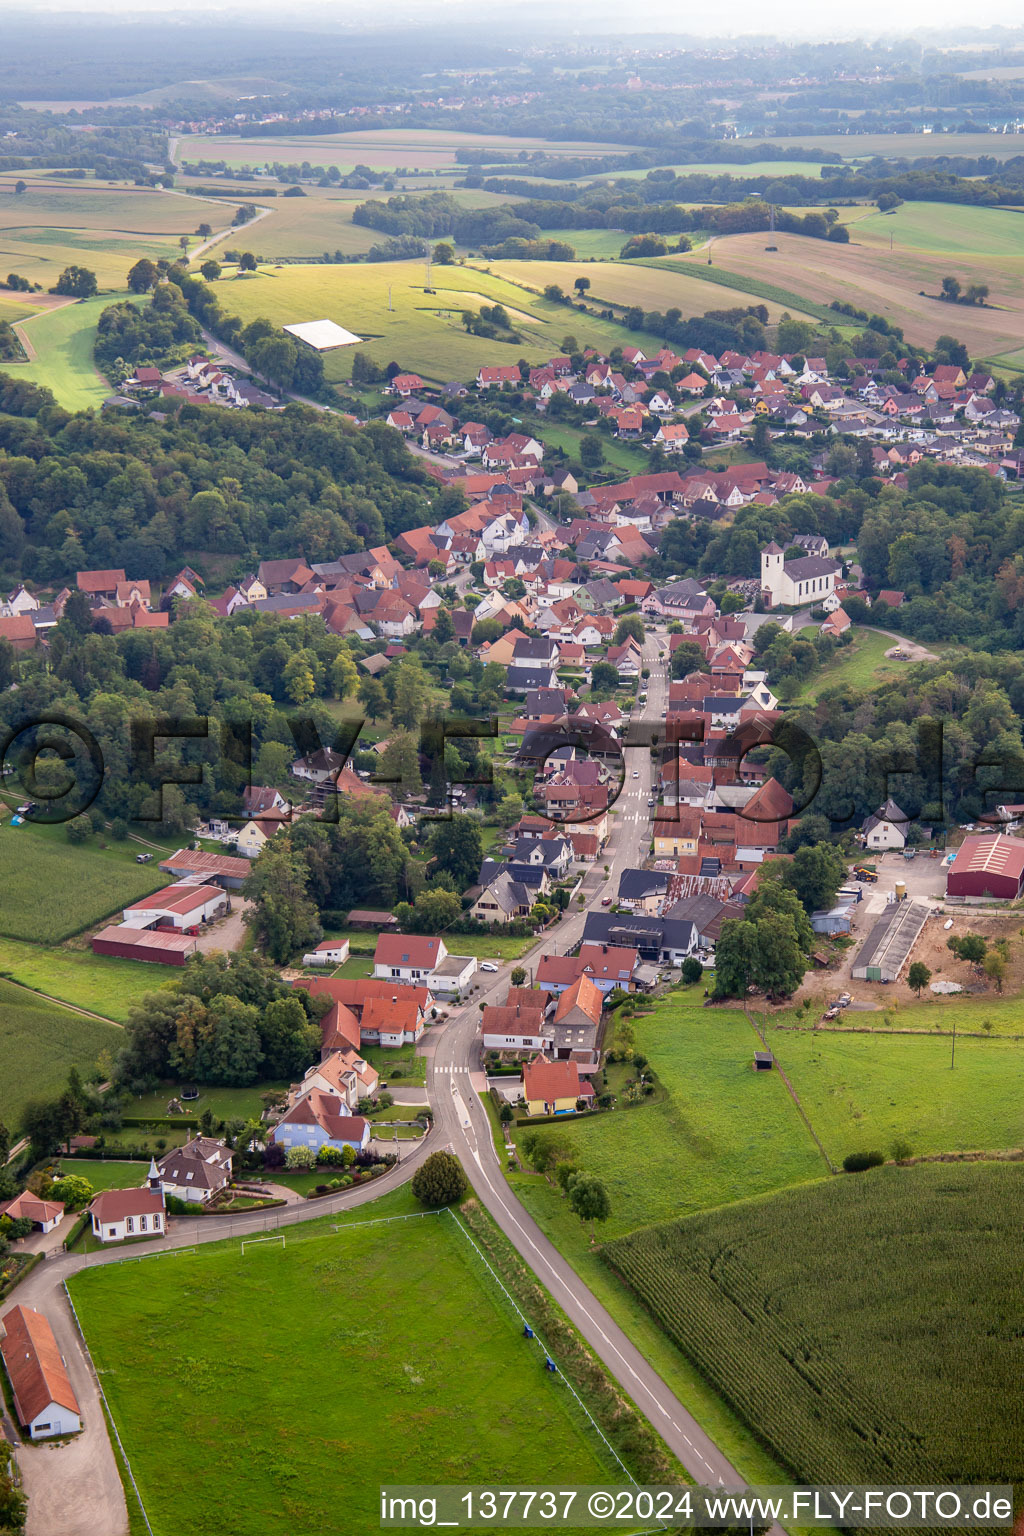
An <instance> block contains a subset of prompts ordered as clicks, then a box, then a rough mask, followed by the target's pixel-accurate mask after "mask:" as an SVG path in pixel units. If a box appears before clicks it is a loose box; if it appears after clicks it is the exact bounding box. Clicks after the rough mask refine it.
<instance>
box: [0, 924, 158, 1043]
mask: <svg viewBox="0 0 1024 1536" xmlns="http://www.w3.org/2000/svg"><path fill="white" fill-rule="evenodd" d="M79 942H81V941H79ZM0 975H3V976H10V977H11V978H12V979H13V980H14V981H20V982H23V983H24V985H25V986H26V987H31V988H32V989H33V990H34V991H36V992H46V993H48V994H49V995H50V996H51V997H59V998H61V999H62V1001H64V1002H66V1003H73V1004H74V1005H75V1006H76V1007H77V1008H89V1009H91V1010H92V1011H93V1012H94V1013H101V1014H103V1015H104V1017H105V1018H108V1019H114V1020H116V1021H117V1023H118V1024H125V1023H127V1020H128V1015H129V1013H130V1012H131V1010H132V1007H133V1005H134V1004H135V1003H137V1002H138V1000H139V998H141V997H144V996H145V994H146V993H147V992H155V991H156V990H157V989H158V988H159V987H162V986H164V985H166V983H167V982H168V981H173V980H174V979H175V977H176V976H177V971H175V970H172V969H171V968H170V967H168V966H166V965H152V964H143V963H142V962H141V961H138V960H120V959H115V958H114V957H113V956H111V955H94V954H93V952H92V950H91V949H88V948H78V947H72V945H70V944H51V945H43V944H31V943H28V942H27V941H26V940H24V939H12V938H8V937H7V936H6V935H3V934H0Z"/></svg>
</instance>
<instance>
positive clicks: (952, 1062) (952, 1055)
mask: <svg viewBox="0 0 1024 1536" xmlns="http://www.w3.org/2000/svg"><path fill="white" fill-rule="evenodd" d="M955 1066H956V1009H955V1008H954V1009H953V1049H952V1051H951V1052H950V1055H949V1070H950V1071H951V1072H952V1070H953V1068H954V1067H955Z"/></svg>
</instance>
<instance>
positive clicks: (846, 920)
mask: <svg viewBox="0 0 1024 1536" xmlns="http://www.w3.org/2000/svg"><path fill="white" fill-rule="evenodd" d="M811 929H812V931H813V932H814V933H828V934H832V935H836V934H843V933H849V931H850V908H849V905H848V903H847V902H845V901H844V902H840V903H839V904H838V905H837V906H834V907H832V908H831V910H830V911H828V912H812V913H811Z"/></svg>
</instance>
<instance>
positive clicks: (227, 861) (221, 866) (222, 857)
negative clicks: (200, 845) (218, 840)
mask: <svg viewBox="0 0 1024 1536" xmlns="http://www.w3.org/2000/svg"><path fill="white" fill-rule="evenodd" d="M160 868H161V869H162V870H163V872H164V874H165V875H173V876H174V877H175V879H176V880H184V879H187V878H188V877H190V876H192V877H199V878H201V879H203V880H205V881H206V883H207V884H208V885H219V886H222V887H223V889H224V890H226V891H238V890H241V888H242V881H243V880H244V879H245V877H246V875H248V874H251V873H252V862H251V860H249V859H239V858H232V857H231V856H230V855H228V854H224V853H204V852H196V853H193V851H192V850H191V849H190V848H179V849H178V851H177V853H172V854H171V855H170V856H169V857H168V858H166V859H161V861H160Z"/></svg>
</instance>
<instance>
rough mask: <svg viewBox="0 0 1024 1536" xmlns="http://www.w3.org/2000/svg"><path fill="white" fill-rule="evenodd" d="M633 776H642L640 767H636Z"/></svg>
mask: <svg viewBox="0 0 1024 1536" xmlns="http://www.w3.org/2000/svg"><path fill="white" fill-rule="evenodd" d="M633 777H634V779H638V778H639V777H640V770H639V768H634V769H633Z"/></svg>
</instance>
